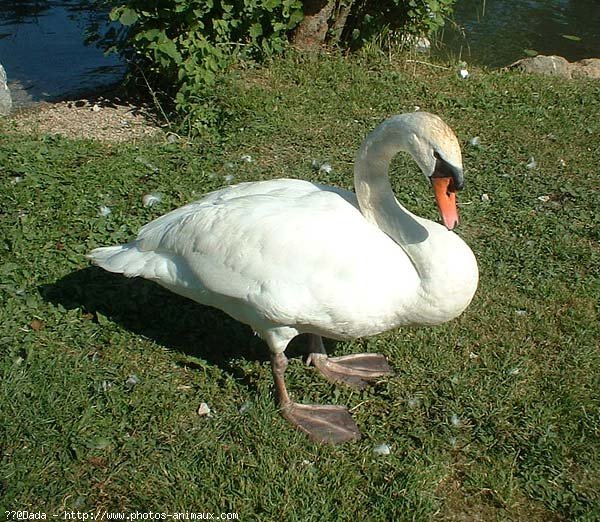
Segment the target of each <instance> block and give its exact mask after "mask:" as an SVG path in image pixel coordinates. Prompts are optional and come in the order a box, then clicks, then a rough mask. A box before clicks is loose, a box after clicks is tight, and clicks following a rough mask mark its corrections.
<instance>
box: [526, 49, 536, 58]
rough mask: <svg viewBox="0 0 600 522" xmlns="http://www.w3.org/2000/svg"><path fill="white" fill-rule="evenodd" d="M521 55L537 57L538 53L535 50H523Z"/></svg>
mask: <svg viewBox="0 0 600 522" xmlns="http://www.w3.org/2000/svg"><path fill="white" fill-rule="evenodd" d="M523 54H524V55H525V56H531V57H533V56H537V55H538V54H539V53H538V52H537V51H536V50H535V49H523Z"/></svg>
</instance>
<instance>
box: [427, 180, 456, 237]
mask: <svg viewBox="0 0 600 522" xmlns="http://www.w3.org/2000/svg"><path fill="white" fill-rule="evenodd" d="M431 183H432V185H433V191H434V192H435V200H436V202H437V206H438V209H439V211H440V216H441V217H442V221H443V223H444V225H446V228H447V229H448V230H452V229H453V228H454V227H455V226H456V225H458V210H457V209H456V193H455V192H451V191H450V183H452V178H446V177H444V178H431Z"/></svg>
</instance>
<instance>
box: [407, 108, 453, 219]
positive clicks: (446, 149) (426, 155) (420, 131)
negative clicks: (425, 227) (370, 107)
mask: <svg viewBox="0 0 600 522" xmlns="http://www.w3.org/2000/svg"><path fill="white" fill-rule="evenodd" d="M398 118H399V119H400V120H402V126H403V133H404V140H403V141H404V146H405V148H406V150H407V151H408V152H409V153H410V154H411V155H412V157H413V158H414V159H415V161H416V162H417V164H418V165H419V168H420V169H421V171H422V172H423V174H425V176H426V177H427V178H428V179H429V180H430V181H431V184H432V186H433V190H434V192H435V199H436V202H437V205H438V209H439V212H440V216H441V218H442V221H443V223H444V225H445V226H446V228H447V229H448V230H452V229H453V228H454V227H455V226H456V225H458V210H457V208H456V192H457V191H459V190H461V189H462V188H463V185H464V179H463V168H462V155H461V152H460V144H459V143H458V139H457V138H456V135H455V134H454V132H453V131H452V129H451V128H450V127H449V126H448V125H446V123H444V121H443V120H442V119H441V118H440V117H438V116H435V115H434V114H429V113H427V112H413V113H408V114H402V115H401V116H398Z"/></svg>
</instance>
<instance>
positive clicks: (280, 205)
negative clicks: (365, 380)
mask: <svg viewBox="0 0 600 522" xmlns="http://www.w3.org/2000/svg"><path fill="white" fill-rule="evenodd" d="M424 124H429V125H430V126H434V127H435V128H434V129H433V131H432V129H431V128H425V129H424V130H423V129H420V126H422V125H424ZM410 131H412V132H413V134H412V135H411V133H410ZM419 132H421V133H427V132H429V133H430V134H433V135H434V138H435V137H436V136H438V135H439V136H442V137H445V138H446V139H447V140H448V142H449V144H450V148H449V149H448V150H445V151H444V150H443V146H441V148H440V149H439V151H438V149H435V150H436V155H435V156H432V160H431V161H430V163H431V162H433V167H432V168H431V172H432V173H433V172H434V170H435V169H436V168H438V167H439V166H440V163H439V160H441V159H442V158H443V165H442V166H443V167H445V168H446V171H445V173H444V174H443V175H442V176H437V177H443V178H444V179H448V180H449V181H448V183H451V182H452V180H451V179H450V178H451V177H452V176H455V178H454V180H453V181H454V182H455V183H456V184H458V185H461V184H462V177H461V176H462V170H461V169H462V165H461V163H460V149H459V148H458V143H457V142H456V138H455V137H454V135H453V134H452V132H451V131H450V130H449V128H448V127H447V126H446V125H445V124H444V123H443V122H442V121H441V120H439V118H437V117H434V116H432V115H428V114H426V113H415V115H413V114H410V115H402V116H398V117H395V118H392V119H390V120H387V122H385V123H384V124H382V125H380V127H378V128H377V129H376V130H375V131H373V133H371V135H370V136H369V137H368V138H367V139H366V140H365V142H364V143H363V145H362V147H361V150H360V151H359V154H358V157H357V161H356V167H355V185H356V188H357V195H355V194H354V193H352V192H350V191H346V190H342V189H337V188H334V187H328V186H325V185H318V184H313V183H309V182H306V181H301V180H293V179H278V180H272V181H263V182H256V183H243V184H239V185H235V186H231V187H228V188H225V189H222V190H219V191H216V192H212V193H210V194H207V195H206V196H204V197H203V198H202V199H200V200H199V201H196V202H194V203H191V204H189V205H186V206H184V207H181V208H179V209H177V210H174V211H172V212H170V213H168V214H166V215H164V216H162V217H159V218H158V219H156V220H154V221H152V222H151V223H149V224H147V225H146V226H144V227H143V228H142V229H141V230H140V232H139V234H138V237H137V238H136V239H135V240H134V241H132V242H131V243H128V244H126V245H121V246H115V247H105V248H98V249H95V250H94V251H93V252H92V253H91V255H90V257H91V259H92V260H93V262H94V263H96V264H98V265H99V266H101V267H103V268H105V269H107V270H109V271H111V272H119V273H123V274H125V275H126V276H128V277H134V276H141V277H144V278H146V279H150V280H154V281H156V282H157V283H159V284H160V285H162V286H164V287H166V288H168V289H169V290H172V291H173V292H176V293H178V294H180V295H183V296H185V297H189V298H191V299H193V300H195V301H197V302H199V303H203V304H206V305H210V306H214V307H216V308H219V309H221V310H223V311H225V312H226V313H228V314H229V315H231V316H232V317H234V318H236V319H238V320H239V321H241V322H244V323H246V324H249V325H250V326H251V327H252V328H253V329H254V330H255V331H256V332H257V333H258V334H259V335H260V336H261V337H262V338H263V339H265V340H266V342H267V343H268V345H269V348H270V349H271V352H272V354H273V357H274V361H273V362H274V367H275V366H277V358H278V357H284V356H283V355H282V354H283V351H284V350H285V348H286V346H287V344H288V343H289V341H290V340H291V339H292V338H294V337H295V336H296V335H298V334H300V333H311V334H315V335H317V336H325V337H331V338H336V339H347V338H356V337H362V336H367V335H373V334H377V333H380V332H383V331H385V330H389V329H392V328H396V327H398V326H402V325H407V324H425V325H433V324H439V323H443V322H446V321H448V320H450V319H453V318H454V317H456V316H458V315H459V314H460V313H461V312H462V311H463V310H464V309H465V308H466V307H467V306H468V304H469V302H470V301H471V299H472V297H473V294H474V292H475V289H476V287H477V279H478V272H477V264H476V261H475V258H474V256H473V253H472V252H471V250H470V249H469V247H468V246H467V245H466V244H465V243H464V242H463V241H462V240H461V239H460V238H459V237H458V236H457V235H456V234H454V233H453V232H451V231H450V230H448V228H447V227H445V226H443V225H440V224H438V223H434V222H432V221H429V220H426V219H422V218H419V217H417V216H415V215H413V214H411V213H410V212H409V211H407V210H406V209H405V208H404V207H402V206H401V205H400V204H399V203H398V201H397V200H396V198H395V197H394V195H393V193H392V191H391V188H390V186H389V180H388V178H387V168H388V164H389V161H390V160H391V158H392V157H393V156H394V155H395V154H396V152H398V150H399V149H404V150H409V151H410V152H411V153H412V154H413V156H414V157H415V159H416V160H417V162H418V163H419V164H420V166H421V169H422V170H424V171H426V169H429V168H430V166H429V165H428V164H427V161H428V159H427V158H420V157H418V153H417V154H415V150H417V151H418V150H419V147H421V148H424V147H425V145H423V143H422V142H421V141H425V140H421V141H419V142H418V143H416V144H415V143H411V142H410V140H411V139H412V137H411V136H418V134H419ZM448 132H449V134H448ZM439 136H438V138H439ZM438 141H439V140H438ZM436 145H439V144H436ZM442 145H443V144H442ZM457 150H458V152H457ZM442 154H444V155H443V156H441V155H442ZM448 167H450V168H451V171H452V172H450V171H448ZM452 169H454V170H452ZM438 170H439V169H438ZM442 171H443V169H442ZM448 172H450V174H448ZM426 173H427V172H426ZM427 174H429V173H427ZM446 174H448V175H446ZM457 176H458V177H457ZM434 177H436V176H434ZM459 178H460V179H459ZM457 188H460V186H458V187H457ZM448 190H451V189H448ZM449 195H450V193H449ZM452 197H453V196H452ZM452 202H453V200H452ZM455 215H456V214H454V216H455ZM446 217H447V216H446ZM445 219H446V218H445ZM447 219H450V220H452V219H454V218H452V216H451V217H450V218H447ZM453 225H454V222H452V223H450V227H452V226H453ZM280 362H281V359H280ZM279 366H281V364H279ZM275 370H276V369H275ZM275 370H274V371H275ZM275 373H277V372H275ZM381 373H385V372H381ZM282 379H283V370H281V382H282ZM276 381H277V375H276ZM279 384H281V383H278V387H279V388H281V386H279ZM279 391H280V395H281V389H280V390H279ZM283 391H284V392H285V388H284V389H283ZM285 395H286V397H287V394H285ZM301 427H302V428H303V429H305V428H304V427H303V426H301ZM305 431H309V430H308V429H305ZM309 433H310V431H309ZM315 438H323V437H319V436H318V435H317V436H315Z"/></svg>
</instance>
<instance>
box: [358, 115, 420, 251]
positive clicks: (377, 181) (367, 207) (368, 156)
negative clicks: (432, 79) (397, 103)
mask: <svg viewBox="0 0 600 522" xmlns="http://www.w3.org/2000/svg"><path fill="white" fill-rule="evenodd" d="M407 136H408V133H407V132H406V130H405V128H404V125H403V122H402V120H401V119H400V117H397V118H394V119H392V120H388V121H386V122H385V123H384V124H382V125H380V126H379V127H377V128H376V129H375V130H374V131H373V132H372V133H371V134H369V136H367V138H366V139H365V140H364V141H363V143H362V145H361V147H360V149H359V151H358V154H357V157H356V161H355V163H354V186H355V190H356V197H357V199H358V204H359V206H360V210H361V212H362V214H363V216H364V217H365V219H366V220H367V221H370V222H371V223H373V224H374V225H377V226H378V227H379V228H380V229H381V230H382V231H383V232H385V233H386V234H387V235H388V236H390V237H391V238H392V239H393V240H394V241H395V242H396V243H398V244H399V245H400V246H401V247H402V248H404V250H405V251H406V252H407V253H408V254H409V255H410V256H411V258H413V255H417V252H411V248H410V245H415V244H418V243H421V242H423V241H424V240H425V239H427V237H428V232H427V229H426V228H425V227H424V226H423V225H422V224H421V219H420V218H418V217H417V216H415V215H414V214H412V213H411V212H409V211H408V210H407V209H406V208H404V207H403V206H402V205H401V204H400V203H399V202H398V200H397V199H396V197H395V196H394V192H393V190H392V187H391V185H390V180H389V176H388V170H389V166H390V162H391V161H392V158H393V157H394V156H395V155H396V154H397V153H398V152H400V151H408V150H409V147H408V146H407V143H406V140H407ZM413 261H414V259H413Z"/></svg>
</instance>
